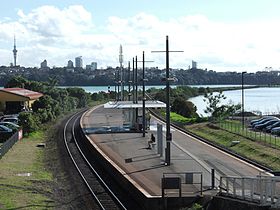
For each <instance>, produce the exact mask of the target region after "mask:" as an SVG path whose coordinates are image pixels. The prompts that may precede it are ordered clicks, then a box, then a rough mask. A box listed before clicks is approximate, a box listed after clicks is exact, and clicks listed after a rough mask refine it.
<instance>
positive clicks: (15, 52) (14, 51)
mask: <svg viewBox="0 0 280 210" xmlns="http://www.w3.org/2000/svg"><path fill="white" fill-rule="evenodd" d="M13 54H14V66H17V48H16V36H14V49H13Z"/></svg>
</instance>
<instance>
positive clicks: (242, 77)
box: [241, 71, 246, 130]
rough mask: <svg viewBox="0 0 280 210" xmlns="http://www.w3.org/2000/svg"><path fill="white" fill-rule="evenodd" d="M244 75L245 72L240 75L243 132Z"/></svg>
mask: <svg viewBox="0 0 280 210" xmlns="http://www.w3.org/2000/svg"><path fill="white" fill-rule="evenodd" d="M244 74H246V72H245V71H243V72H242V73H241V89H242V97H241V101H242V110H241V111H242V129H243V130H244V125H245V120H244Z"/></svg>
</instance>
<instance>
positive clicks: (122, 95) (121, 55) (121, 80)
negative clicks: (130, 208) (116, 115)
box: [119, 45, 124, 101]
mask: <svg viewBox="0 0 280 210" xmlns="http://www.w3.org/2000/svg"><path fill="white" fill-rule="evenodd" d="M119 62H120V73H121V79H120V82H121V100H122V101H123V100H124V84H123V77H124V75H123V66H122V64H123V50H122V45H120V55H119Z"/></svg>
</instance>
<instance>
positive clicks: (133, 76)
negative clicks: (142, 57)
mask: <svg viewBox="0 0 280 210" xmlns="http://www.w3.org/2000/svg"><path fill="white" fill-rule="evenodd" d="M132 92H133V97H132V100H133V103H135V69H134V58H132Z"/></svg>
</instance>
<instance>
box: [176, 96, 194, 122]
mask: <svg viewBox="0 0 280 210" xmlns="http://www.w3.org/2000/svg"><path fill="white" fill-rule="evenodd" d="M171 111H173V112H176V113H177V114H180V115H182V116H184V117H188V118H192V117H197V113H196V111H197V108H196V106H195V105H194V104H193V103H192V102H190V101H187V100H185V99H184V98H182V97H177V98H175V100H174V101H173V103H172V106H171Z"/></svg>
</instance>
